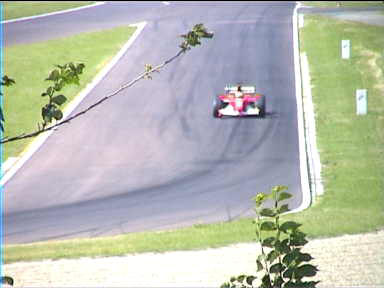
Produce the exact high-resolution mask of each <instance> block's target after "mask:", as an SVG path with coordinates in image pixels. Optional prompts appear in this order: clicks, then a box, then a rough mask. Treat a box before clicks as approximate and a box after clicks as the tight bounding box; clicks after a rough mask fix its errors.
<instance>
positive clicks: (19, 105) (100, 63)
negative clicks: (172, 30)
mask: <svg viewBox="0 0 384 288" xmlns="http://www.w3.org/2000/svg"><path fill="white" fill-rule="evenodd" d="M134 30H135V28H133V27H118V28H114V29H111V30H106V31H101V32H93V33H82V34H78V35H75V36H71V37H68V38H63V39H55V40H50V41H46V42H42V43H35V44H28V45H16V46H11V47H6V48H5V74H6V75H8V76H9V77H11V78H13V79H14V80H15V81H16V84H15V85H13V86H11V87H8V88H5V100H4V107H5V133H4V135H5V136H16V135H19V134H21V133H28V132H33V131H35V130H36V129H37V124H38V123H39V122H40V123H41V122H42V118H41V108H42V107H43V105H44V104H46V103H47V99H46V98H45V97H41V93H42V92H45V90H46V89H47V87H48V86H49V85H51V83H50V81H45V80H44V79H46V78H47V77H48V75H49V73H50V71H51V70H53V69H54V68H55V67H54V65H56V64H65V63H67V62H81V63H84V64H85V69H84V73H83V74H82V75H81V77H80V85H79V86H76V85H73V86H68V87H67V88H65V89H64V91H63V94H64V95H65V96H66V97H67V98H68V101H67V103H68V102H69V101H70V100H71V99H73V98H74V97H75V96H76V95H77V94H78V93H79V92H80V91H81V90H82V89H84V88H85V86H86V85H87V84H88V83H90V82H91V81H92V79H93V78H94V77H95V76H96V74H97V73H98V72H100V70H101V69H102V68H103V67H104V66H105V65H106V64H107V63H108V61H110V60H111V59H112V58H113V57H114V56H115V54H116V53H117V52H118V51H119V50H120V48H121V47H122V46H123V45H124V44H125V43H126V42H127V41H128V39H129V38H130V37H131V35H132V33H133V32H134ZM31 141H32V140H31V139H26V140H22V141H15V142H10V143H7V144H5V145H4V148H5V149H4V150H5V153H4V155H3V159H4V160H6V159H7V158H8V157H10V156H11V157H17V156H19V155H20V153H21V152H22V151H23V149H25V147H26V145H28V143H30V142H31Z"/></svg>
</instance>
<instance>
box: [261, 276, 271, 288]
mask: <svg viewBox="0 0 384 288" xmlns="http://www.w3.org/2000/svg"><path fill="white" fill-rule="evenodd" d="M261 282H262V283H263V284H262V285H263V286H261V287H263V288H272V283H271V278H270V277H269V275H268V274H265V275H264V276H263V278H262V279H261Z"/></svg>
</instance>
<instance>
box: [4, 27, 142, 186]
mask: <svg viewBox="0 0 384 288" xmlns="http://www.w3.org/2000/svg"><path fill="white" fill-rule="evenodd" d="M146 24H147V22H140V23H136V24H131V25H129V26H131V27H137V29H136V31H135V32H134V33H133V35H132V36H131V37H130V38H129V40H128V41H127V42H126V43H125V44H124V46H123V47H122V48H121V49H120V51H119V52H118V53H117V54H116V55H115V57H114V58H113V59H112V60H111V62H109V63H108V65H107V66H106V67H104V68H103V69H102V70H101V71H100V72H99V73H98V74H97V75H96V77H95V78H94V79H93V80H92V82H91V83H90V84H88V85H87V87H86V88H85V89H84V90H83V91H81V92H80V93H79V95H78V96H76V97H75V99H74V100H72V101H71V102H70V103H69V104H68V105H67V106H66V107H65V109H64V113H63V114H64V115H63V120H65V118H67V117H68V116H69V114H70V113H72V111H73V110H74V109H75V108H76V107H77V106H78V105H79V104H80V102H81V101H82V100H83V99H84V98H85V97H86V96H87V95H88V94H89V92H91V91H92V89H93V88H94V87H95V86H96V85H97V84H99V82H100V81H101V80H102V79H103V78H104V77H105V75H106V74H107V73H108V72H109V71H110V70H111V69H112V68H113V66H114V65H115V64H116V63H117V62H118V61H119V60H120V58H121V57H122V56H123V55H124V53H125V52H126V51H127V50H128V48H129V47H130V46H131V45H132V44H133V42H134V41H135V40H136V38H137V37H138V36H139V34H140V33H141V32H142V31H143V29H144V27H145V25H146ZM53 132H54V131H52V130H51V131H48V132H46V133H42V134H40V135H39V136H37V138H36V139H35V140H34V141H33V142H32V143H31V144H30V145H29V146H28V147H27V148H26V151H24V153H23V155H22V156H21V157H20V158H19V160H18V161H17V162H16V163H15V165H14V166H12V168H10V169H9V171H7V172H6V173H5V174H4V175H3V176H2V178H1V180H0V186H4V185H5V183H7V181H8V180H9V179H11V177H12V176H13V175H14V174H15V173H16V172H17V171H18V170H19V169H20V168H21V167H22V166H23V165H24V163H25V162H27V161H28V160H29V158H31V157H32V155H33V153H35V152H36V151H37V150H38V149H39V148H40V146H41V145H42V144H43V143H44V142H45V140H47V138H48V137H49V136H50V135H51V134H52V133H53Z"/></svg>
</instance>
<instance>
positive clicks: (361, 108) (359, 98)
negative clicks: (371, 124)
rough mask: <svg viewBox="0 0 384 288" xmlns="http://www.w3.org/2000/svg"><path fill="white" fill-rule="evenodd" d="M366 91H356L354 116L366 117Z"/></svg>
mask: <svg viewBox="0 0 384 288" xmlns="http://www.w3.org/2000/svg"><path fill="white" fill-rule="evenodd" d="M367 102H368V101H367V89H357V90H356V114H357V115H366V114H367V111H368V105H367Z"/></svg>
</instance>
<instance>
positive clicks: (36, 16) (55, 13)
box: [1, 2, 105, 24]
mask: <svg viewBox="0 0 384 288" xmlns="http://www.w3.org/2000/svg"><path fill="white" fill-rule="evenodd" d="M104 4H105V2H97V3H95V4H91V5H87V6H81V7H77V8H72V9H67V10H62V11H56V12H50V13H45V14H40V15H35V16H28V17H22V18H16V19H10V20H6V21H2V22H1V24H6V23H12V22H19V21H24V20H32V19H36V18H41V17H46V16H52V15H57V14H63V13H68V12H73V11H78V10H82V9H86V8H91V7H96V6H99V5H104Z"/></svg>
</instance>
